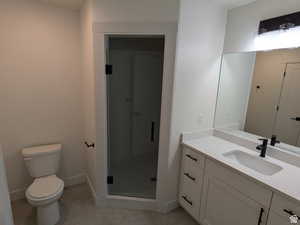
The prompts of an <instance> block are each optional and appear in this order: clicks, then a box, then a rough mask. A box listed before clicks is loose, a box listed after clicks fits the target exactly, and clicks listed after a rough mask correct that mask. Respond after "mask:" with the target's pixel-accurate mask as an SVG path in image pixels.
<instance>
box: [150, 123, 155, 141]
mask: <svg viewBox="0 0 300 225" xmlns="http://www.w3.org/2000/svg"><path fill="white" fill-rule="evenodd" d="M154 130H155V122H154V121H152V123H151V142H152V143H153V142H154Z"/></svg>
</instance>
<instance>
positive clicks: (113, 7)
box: [93, 0, 179, 23]
mask: <svg viewBox="0 0 300 225" xmlns="http://www.w3.org/2000/svg"><path fill="white" fill-rule="evenodd" d="M93 1H94V21H95V22H102V23H104V22H122V23H124V22H138V23H142V22H148V23H149V22H174V21H177V18H178V5H179V0H163V1H162V0H151V1H149V0H126V1H124V0H93Z"/></svg>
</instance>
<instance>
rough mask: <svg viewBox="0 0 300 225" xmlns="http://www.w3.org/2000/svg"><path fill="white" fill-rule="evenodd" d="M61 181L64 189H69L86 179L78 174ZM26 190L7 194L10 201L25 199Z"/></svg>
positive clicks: (21, 189)
mask: <svg viewBox="0 0 300 225" xmlns="http://www.w3.org/2000/svg"><path fill="white" fill-rule="evenodd" d="M62 179H63V180H64V183H65V187H70V186H73V185H77V184H83V183H85V182H86V177H85V174H84V173H80V174H77V175H75V176H71V177H65V178H62ZM26 189H27V186H26V187H24V188H19V189H16V190H13V191H10V193H9V195H10V200H11V201H16V200H19V199H23V198H25V191H26Z"/></svg>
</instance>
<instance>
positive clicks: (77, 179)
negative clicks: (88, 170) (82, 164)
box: [63, 173, 86, 187]
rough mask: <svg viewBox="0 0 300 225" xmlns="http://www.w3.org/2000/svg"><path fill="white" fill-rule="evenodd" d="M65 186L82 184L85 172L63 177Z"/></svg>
mask: <svg viewBox="0 0 300 225" xmlns="http://www.w3.org/2000/svg"><path fill="white" fill-rule="evenodd" d="M63 180H64V182H65V187H70V186H73V185H77V184H84V183H85V182H86V178H85V173H80V174H77V175H75V176H71V177H66V178H63Z"/></svg>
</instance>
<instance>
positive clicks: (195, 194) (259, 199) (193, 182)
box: [179, 147, 272, 225]
mask: <svg viewBox="0 0 300 225" xmlns="http://www.w3.org/2000/svg"><path fill="white" fill-rule="evenodd" d="M271 198H272V191H270V190H268V189H266V188H264V187H263V186H261V185H260V184H257V183H255V182H254V181H252V180H250V179H247V178H245V177H244V176H242V175H240V174H239V173H237V172H235V171H233V170H232V169H230V168H228V167H224V166H223V165H222V164H221V163H218V162H217V161H215V160H211V159H209V158H206V157H205V155H203V154H201V153H200V152H199V153H198V152H197V151H195V150H192V149H189V148H187V147H184V148H183V154H182V168H181V180H180V192H179V202H180V205H181V206H182V207H183V208H184V209H185V210H186V211H187V212H188V213H189V214H190V215H192V216H193V217H194V218H195V219H196V220H197V221H198V222H199V223H200V224H201V225H257V224H260V225H266V224H267V221H266V219H267V215H268V210H269V206H270V203H271Z"/></svg>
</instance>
